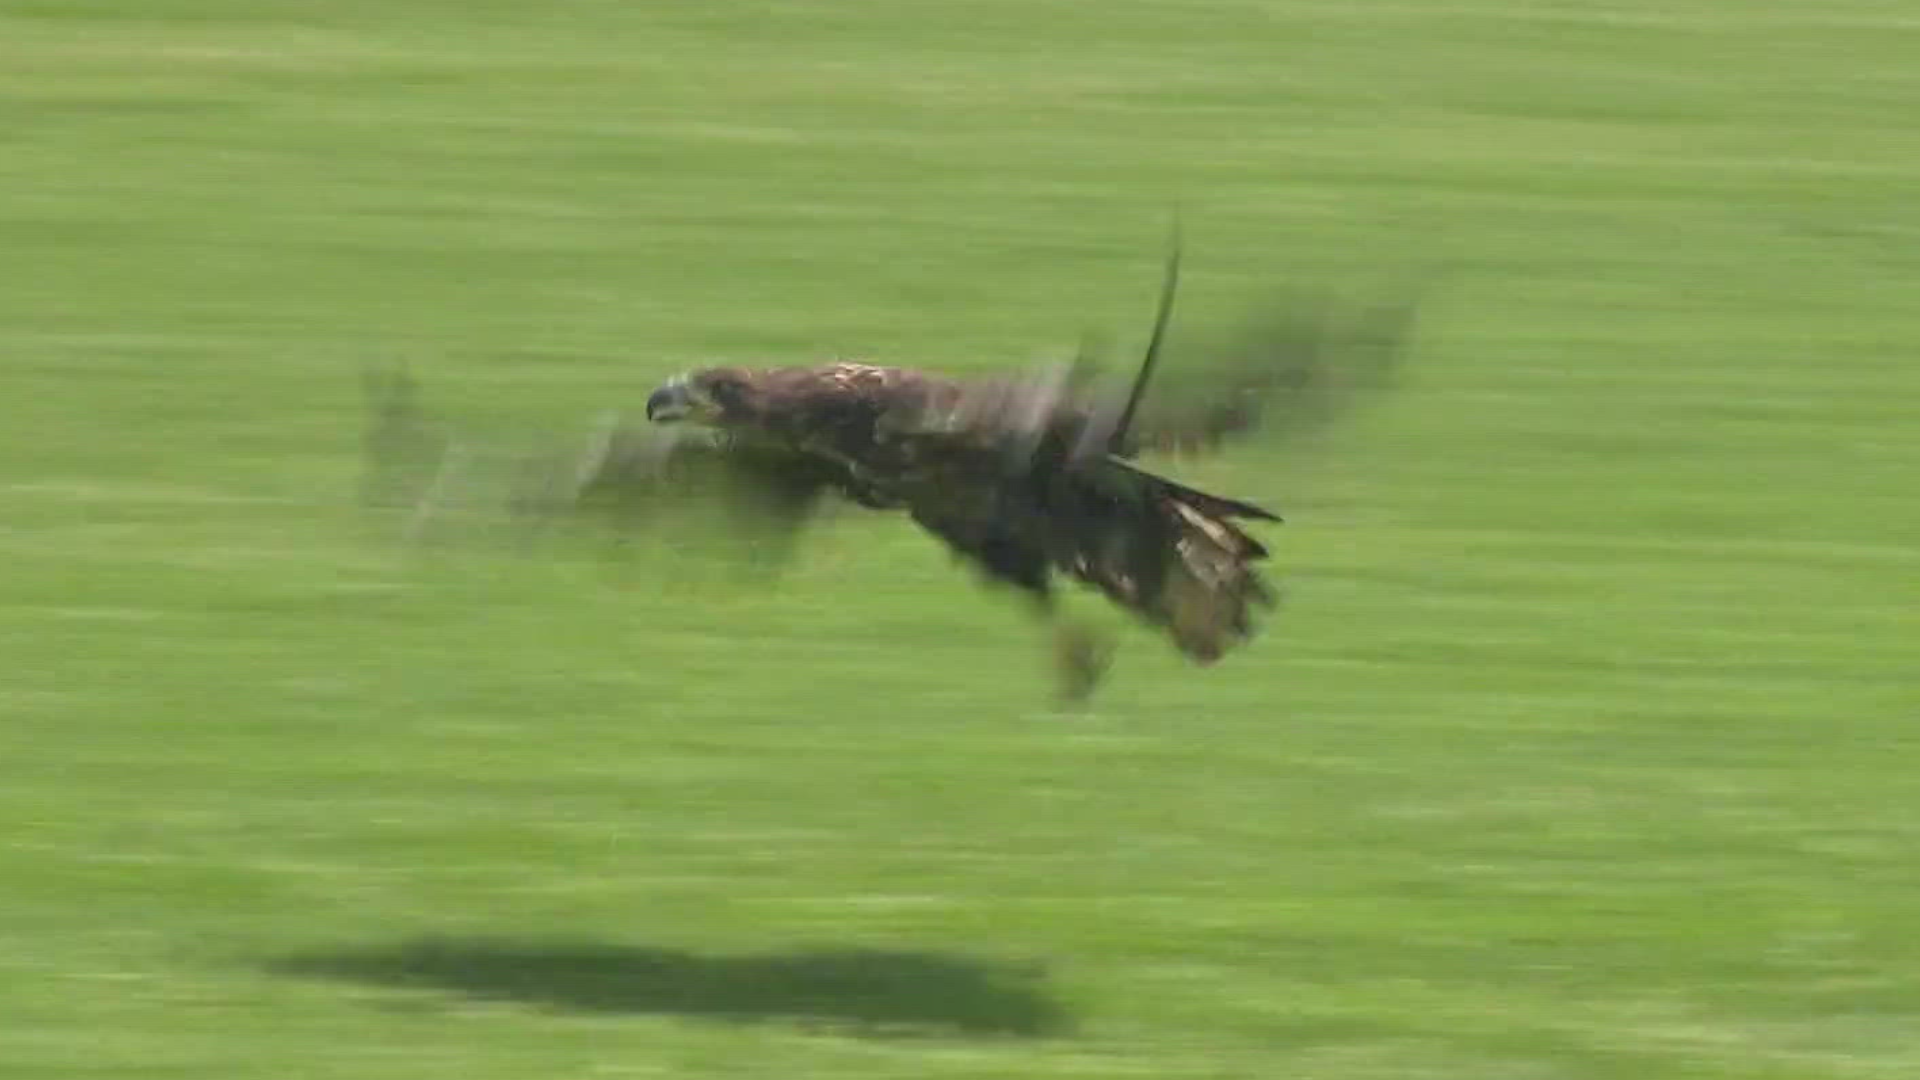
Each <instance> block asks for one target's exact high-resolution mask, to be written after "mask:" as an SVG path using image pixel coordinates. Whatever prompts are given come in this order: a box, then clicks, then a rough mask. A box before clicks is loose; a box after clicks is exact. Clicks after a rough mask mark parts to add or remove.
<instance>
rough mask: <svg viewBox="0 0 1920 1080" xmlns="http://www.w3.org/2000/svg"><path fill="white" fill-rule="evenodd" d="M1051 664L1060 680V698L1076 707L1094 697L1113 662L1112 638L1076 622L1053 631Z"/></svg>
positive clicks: (1063, 624) (1062, 625)
mask: <svg viewBox="0 0 1920 1080" xmlns="http://www.w3.org/2000/svg"><path fill="white" fill-rule="evenodd" d="M1054 662H1055V664H1056V667H1057V673H1058V675H1059V677H1060V697H1061V699H1062V700H1063V701H1065V702H1066V703H1068V704H1072V705H1078V704H1080V703H1081V702H1084V701H1086V700H1087V698H1089V697H1091V696H1092V695H1093V691H1094V689H1095V688H1096V687H1098V686H1099V685H1100V679H1101V677H1102V676H1104V675H1105V674H1106V673H1107V668H1108V666H1109V665H1110V664H1111V663H1112V662H1113V639H1111V638H1109V637H1107V636H1106V635H1105V634H1102V633H1100V632H1099V631H1098V630H1095V629H1094V628H1093V627H1091V626H1089V625H1087V624H1085V623H1079V622H1062V623H1059V624H1057V625H1056V626H1055V628H1054Z"/></svg>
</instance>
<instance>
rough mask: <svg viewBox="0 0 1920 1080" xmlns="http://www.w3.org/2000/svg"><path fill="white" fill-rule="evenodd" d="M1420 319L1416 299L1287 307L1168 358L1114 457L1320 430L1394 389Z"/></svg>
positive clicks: (1294, 299)
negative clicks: (1260, 433)
mask: <svg viewBox="0 0 1920 1080" xmlns="http://www.w3.org/2000/svg"><path fill="white" fill-rule="evenodd" d="M1417 310H1418V298H1417V295H1415V296H1411V297H1408V298H1405V299H1395V300H1390V301H1379V302H1371V303H1365V304H1351V303H1347V304H1343V303H1340V302H1338V301H1335V300H1333V299H1331V298H1323V297H1308V296H1290V297H1285V298H1281V299H1279V300H1277V301H1276V302H1274V303H1272V304H1271V305H1270V306H1268V307H1267V308H1266V309H1264V310H1262V311H1261V312H1259V313H1258V314H1257V315H1255V316H1254V317H1253V318H1251V319H1249V320H1247V321H1246V322H1244V323H1243V324H1242V325H1241V326H1240V327H1239V328H1238V329H1237V330H1235V331H1233V332H1230V333H1228V334H1224V335H1220V336H1217V337H1216V338H1215V339H1214V340H1212V341H1201V342H1199V343H1196V344H1193V345H1190V346H1189V347H1187V348H1184V349H1181V350H1179V351H1178V352H1177V353H1176V354H1175V355H1174V356H1172V357H1170V359H1171V361H1172V363H1171V364H1170V366H1169V370H1168V371H1167V372H1166V373H1165V375H1164V377H1163V378H1161V379H1160V380H1159V381H1158V382H1157V383H1156V384H1155V387H1154V389H1153V392H1152V393H1151V394H1149V395H1148V396H1147V398H1146V400H1145V401H1144V402H1143V403H1142V404H1141V406H1140V410H1139V413H1138V414H1137V415H1136V416H1135V417H1134V420H1133V423H1132V425H1131V427H1130V429H1129V430H1128V431H1126V432H1125V434H1124V437H1123V438H1122V439H1121V440H1120V445H1119V446H1117V447H1116V448H1115V450H1116V452H1117V453H1119V454H1120V455H1121V456H1123V457H1132V456H1134V455H1137V454H1139V453H1142V452H1147V451H1160V452H1175V453H1196V452H1206V451H1211V450H1214V449H1217V448H1218V446H1219V445H1220V443H1222V442H1224V441H1225V440H1227V439H1230V438H1232V437H1235V436H1238V435H1244V434H1247V433H1249V432H1252V431H1254V430H1256V429H1269V430H1273V431H1276V432H1278V433H1280V434H1281V435H1282V436H1294V435H1299V434H1304V433H1306V432H1309V431H1312V430H1314V429H1316V428H1319V427H1321V426H1323V425H1325V424H1327V423H1329V422H1331V421H1333V420H1335V419H1338V418H1339V417H1340V416H1342V415H1344V414H1345V413H1347V412H1348V411H1349V410H1350V409H1352V408H1353V407H1354V406H1355V405H1357V404H1358V403H1359V402H1361V401H1362V400H1363V399H1365V398H1366V397H1368V396H1371V395H1373V394H1376V393H1379V392H1381V391H1383V390H1385V389H1387V388H1388V387H1389V386H1391V385H1392V380H1393V376H1394V374H1395V373H1396V371H1397V370H1398V368H1399V367H1400V364H1401V361H1402V359H1403V358H1404V357H1405V355H1406V352H1407V349H1408V345H1409V342H1410V340H1411V337H1412V332H1413V327H1414V316H1415V314H1416V312H1417ZM1182 354H1184V355H1182ZM1116 407H1118V406H1117V404H1116V402H1115V401H1114V399H1113V396H1112V395H1111V394H1109V395H1107V397H1106V399H1105V400H1103V401H1101V402H1100V403H1098V404H1097V405H1096V406H1094V408H1095V411H1096V415H1099V414H1100V413H1101V412H1103V411H1106V412H1110V411H1111V410H1113V409H1115V408H1116ZM1094 426H1096V427H1098V426H1099V424H1098V423H1097V422H1096V424H1095V425H1094Z"/></svg>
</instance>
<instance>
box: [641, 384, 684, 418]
mask: <svg viewBox="0 0 1920 1080" xmlns="http://www.w3.org/2000/svg"><path fill="white" fill-rule="evenodd" d="M692 411H693V399H692V397H691V396H690V395H689V394H688V393H687V383H686V380H685V379H674V380H672V381H670V382H668V383H667V384H666V385H665V386H662V387H661V388H660V389H658V390H655V391H654V392H653V393H652V394H651V395H649V396H648V398H647V419H649V420H651V421H653V422H654V423H656V424H665V423H670V422H672V421H674V420H678V419H680V418H682V417H684V416H686V415H687V414H688V413H690V412H692Z"/></svg>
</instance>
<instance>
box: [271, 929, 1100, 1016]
mask: <svg viewBox="0 0 1920 1080" xmlns="http://www.w3.org/2000/svg"><path fill="white" fill-rule="evenodd" d="M269 969H270V970H272V971H274V972H275V973H278V974H282V975H291V976H298V977H304V978H328V979H344V980H349V981H353V982H361V983H370V984H374V985H381V986H397V987H413V988H423V989H440V990H452V991H457V992H459V993H462V994H466V995H468V996H470V997H474V998H481V999H487V1000H493V1001H516V1002H524V1003H528V1004H534V1005H543V1006H547V1007H550V1008H558V1009H565V1010H570V1011H575V1012H595V1013H654V1014H668V1015H680V1016H692V1017H705V1018H710V1019H717V1020H733V1021H757V1020H787V1021H800V1022H813V1023H822V1024H829V1025H834V1026H843V1027H848V1028H851V1029H853V1030H855V1031H857V1032H859V1033H863V1034H869V1035H912V1034H955V1033H959V1034H971V1035H1014V1036H1025V1037H1040V1036H1045V1035H1050V1034H1057V1033H1060V1032H1062V1031H1064V1030H1065V1029H1066V1028H1067V1027H1068V1026H1069V1025H1068V1017H1067V1015H1066V1013H1065V1011H1064V1010H1062V1009H1061V1007H1060V1006H1059V1005H1058V1004H1057V1003H1055V1002H1054V1001H1053V1000H1052V999H1051V998H1050V997H1048V996H1047V995H1046V994H1045V993H1044V992H1043V990H1042V988H1041V986H1040V982H1041V973H1040V972H1039V971H1037V970H1029V969H1025V968H1022V967H1019V966H1015V965H1000V964H989V963H984V962H981V961H976V960H967V959H961V958H957V957H952V956H945V955H941V954H938V953H923V952H886V951H869V950H856V949H848V950H826V951H820V952H796V953H784V954H777V955H770V956H708V955H701V954H698V953H691V952H685V951H682V950H679V949H663V948H644V947H631V946H621V945H612V944H603V943H592V942H588V943H579V942H537V941H536V942H527V941H498V940H489V939H460V938H455V939H443V938H423V939H419V940H415V941H409V942H405V943H402V944H400V945H397V946H394V947H391V948H386V949H379V950H373V951H367V952H349V953H335V954H320V955H308V956H297V957H290V958H286V959H282V960H278V961H274V962H273V963H271V964H270V965H269Z"/></svg>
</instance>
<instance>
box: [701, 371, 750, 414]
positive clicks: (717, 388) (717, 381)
mask: <svg viewBox="0 0 1920 1080" xmlns="http://www.w3.org/2000/svg"><path fill="white" fill-rule="evenodd" d="M706 389H707V397H709V398H711V399H712V400H713V403H714V404H716V405H720V406H723V407H729V408H730V407H733V406H736V405H739V404H740V403H741V402H743V401H745V400H746V397H747V384H746V383H745V382H743V381H741V380H740V379H737V378H734V377H733V376H731V375H722V376H717V377H715V378H712V379H709V380H707V387H706Z"/></svg>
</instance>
